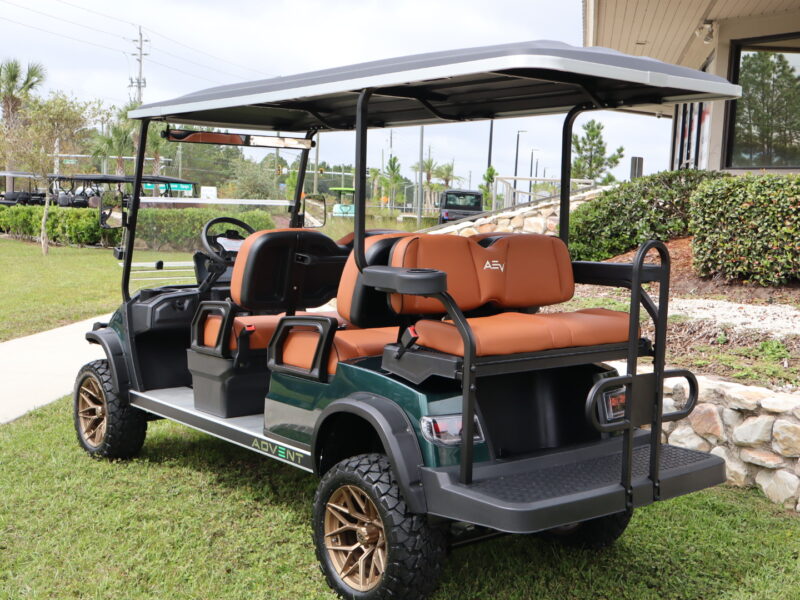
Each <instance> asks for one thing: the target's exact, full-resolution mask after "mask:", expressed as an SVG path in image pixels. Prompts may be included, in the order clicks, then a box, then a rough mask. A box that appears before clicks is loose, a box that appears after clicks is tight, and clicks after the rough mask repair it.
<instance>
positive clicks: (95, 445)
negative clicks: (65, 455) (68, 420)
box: [72, 360, 147, 458]
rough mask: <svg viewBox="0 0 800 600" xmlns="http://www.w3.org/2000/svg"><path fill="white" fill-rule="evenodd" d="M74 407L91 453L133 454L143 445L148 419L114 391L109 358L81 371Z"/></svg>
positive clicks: (80, 433)
mask: <svg viewBox="0 0 800 600" xmlns="http://www.w3.org/2000/svg"><path fill="white" fill-rule="evenodd" d="M72 410H73V421H74V423H75V432H76V433H77V435H78V442H79V443H80V445H81V446H82V447H83V449H84V450H86V452H88V453H89V454H91V455H92V456H97V457H105V458H130V457H132V456H135V455H136V454H138V452H139V450H141V449H142V444H144V438H145V435H146V434H147V419H146V417H145V414H144V413H143V412H142V411H140V410H139V409H138V408H134V407H132V406H130V405H129V404H128V403H127V402H125V401H123V399H122V398H120V397H119V396H118V395H117V394H116V393H115V392H114V387H113V385H112V383H111V369H110V367H109V365H108V361H107V360H95V361H93V362H90V363H88V364H86V365H84V366H83V367H82V368H81V370H80V371H79V372H78V377H77V379H76V380H75V391H74V393H73V403H72Z"/></svg>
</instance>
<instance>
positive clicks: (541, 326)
mask: <svg viewBox="0 0 800 600" xmlns="http://www.w3.org/2000/svg"><path fill="white" fill-rule="evenodd" d="M390 264H391V265H392V266H396V267H404V268H428V269H438V270H440V271H444V272H446V273H447V288H448V292H449V293H450V295H451V296H452V297H453V298H454V300H455V302H456V304H458V307H459V308H460V309H461V310H462V311H464V312H468V311H471V310H474V309H477V308H478V307H481V306H484V305H486V304H490V305H494V306H495V307H497V308H499V309H501V310H503V311H504V312H500V313H499V314H495V315H491V316H486V317H473V318H468V319H467V322H468V323H469V325H470V327H471V328H472V331H473V334H474V337H475V342H476V355H477V356H494V355H505V354H518V353H527V352H539V351H543V350H554V349H560V348H570V347H578V346H597V345H603V344H614V343H623V342H626V341H628V328H629V316H628V313H625V312H619V311H612V310H607V309H604V308H590V309H585V310H579V311H575V312H564V313H549V314H530V313H529V312H521V311H528V310H529V309H530V308H531V307H540V306H548V305H553V304H559V303H561V302H566V301H567V300H569V299H571V298H572V296H573V294H574V292H575V282H574V279H573V274H572V263H571V261H570V257H569V251H568V250H567V247H566V245H565V244H564V243H563V242H562V241H561V240H560V239H559V238H556V237H552V236H545V235H538V234H516V235H509V236H504V237H500V238H497V239H495V240H494V241H493V242H492V243H491V244H490V245H488V246H487V247H484V246H482V245H481V244H479V243H478V241H476V240H473V239H469V238H465V237H460V236H455V235H430V234H418V235H414V236H409V237H405V238H403V239H401V240H400V241H399V242H398V243H397V244H396V245H395V246H394V248H393V250H392V253H391V259H390ZM390 303H391V306H392V308H393V309H394V311H395V312H397V313H398V314H403V315H419V316H421V317H422V318H421V319H420V320H418V321H417V322H416V324H415V329H416V334H417V336H418V337H417V341H416V344H417V345H419V346H422V347H425V348H430V349H433V350H437V351H439V352H444V353H447V354H453V355H458V356H463V354H464V347H463V342H462V340H461V335H460V334H459V332H458V330H457V329H456V327H455V326H454V325H453V324H452V323H451V322H450V321H447V320H441V319H436V320H434V319H431V318H425V317H427V316H430V315H442V314H443V312H444V311H443V307H442V304H441V302H439V301H438V300H436V299H434V298H425V297H422V296H411V295H401V294H392V295H391V296H390Z"/></svg>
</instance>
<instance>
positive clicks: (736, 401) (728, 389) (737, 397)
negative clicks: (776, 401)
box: [722, 384, 774, 410]
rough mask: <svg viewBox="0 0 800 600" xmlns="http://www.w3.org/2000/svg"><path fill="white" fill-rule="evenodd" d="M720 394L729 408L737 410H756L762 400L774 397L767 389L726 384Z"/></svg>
mask: <svg viewBox="0 0 800 600" xmlns="http://www.w3.org/2000/svg"><path fill="white" fill-rule="evenodd" d="M722 394H723V396H724V397H725V401H726V403H727V405H728V406H729V407H730V408H735V409H738V410H758V407H759V405H760V403H761V401H762V400H764V399H766V398H769V397H770V396H773V395H774V392H772V391H771V390H768V389H767V388H762V387H755V386H745V385H739V384H728V385H726V386H724V387H723V390H722Z"/></svg>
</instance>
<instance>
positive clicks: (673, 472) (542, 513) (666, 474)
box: [423, 434, 725, 533]
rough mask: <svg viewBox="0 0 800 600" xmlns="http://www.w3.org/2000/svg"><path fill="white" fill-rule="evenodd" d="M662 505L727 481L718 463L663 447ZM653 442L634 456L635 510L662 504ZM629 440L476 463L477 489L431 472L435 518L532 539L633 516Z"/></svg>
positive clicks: (641, 443) (642, 444) (429, 495)
mask: <svg viewBox="0 0 800 600" xmlns="http://www.w3.org/2000/svg"><path fill="white" fill-rule="evenodd" d="M660 462H661V478H660V488H661V491H660V499H662V500H664V499H667V498H672V497H675V496H680V495H682V494H686V493H689V492H693V491H697V490H700V489H703V488H706V487H710V486H713V485H717V484H719V483H722V482H724V481H725V463H724V461H723V460H722V459H720V458H719V457H717V456H713V455H710V454H706V453H703V452H696V451H694V450H687V449H685V448H678V447H676V446H669V445H667V444H662V446H661V461H660ZM649 466H650V445H649V435H647V434H643V435H638V436H637V437H636V439H635V447H634V450H633V476H632V487H633V504H634V506H635V507H636V506H644V505H646V504H650V503H651V502H653V501H654V499H655V498H654V494H653V484H652V482H651V481H650V479H649V478H648V473H649ZM621 473H622V438H621V437H616V438H611V439H608V440H604V441H603V442H600V443H597V444H592V445H590V446H583V447H580V448H575V449H573V450H569V451H565V452H551V453H548V454H545V455H542V456H537V457H533V458H526V459H521V460H514V461H496V462H492V463H476V464H475V468H474V481H473V483H472V484H471V485H462V484H461V483H459V482H458V470H457V469H456V468H453V467H441V468H435V469H429V468H425V469H423V483H424V487H425V495H426V499H427V502H428V511H429V512H431V513H433V514H437V515H441V516H446V517H448V518H452V519H458V520H463V521H467V522H470V523H475V524H477V525H484V526H487V527H492V528H495V529H500V530H502V531H508V532H512V533H530V532H534V531H541V530H543V529H549V528H551V527H557V526H560V525H567V524H569V523H574V522H576V521H582V520H586V519H590V518H593V517H598V516H602V515H607V514H612V513H615V512H620V511H623V510H625V491H624V489H623V487H622V485H621V484H620V479H621Z"/></svg>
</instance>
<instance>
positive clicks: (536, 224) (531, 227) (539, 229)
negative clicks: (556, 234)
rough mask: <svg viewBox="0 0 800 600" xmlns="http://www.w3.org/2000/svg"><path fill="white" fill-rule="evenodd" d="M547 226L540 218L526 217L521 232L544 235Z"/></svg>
mask: <svg viewBox="0 0 800 600" xmlns="http://www.w3.org/2000/svg"><path fill="white" fill-rule="evenodd" d="M545 229H547V225H546V224H545V222H544V219H543V218H541V217H528V218H527V219H525V221H524V223H523V225H522V230H523V231H525V232H527V233H544V231H545Z"/></svg>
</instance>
